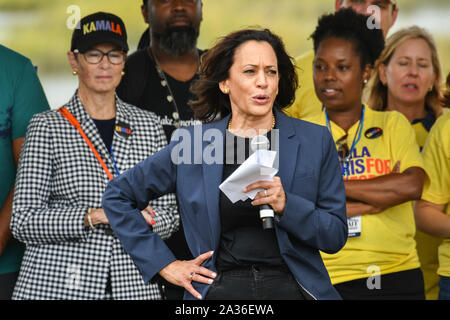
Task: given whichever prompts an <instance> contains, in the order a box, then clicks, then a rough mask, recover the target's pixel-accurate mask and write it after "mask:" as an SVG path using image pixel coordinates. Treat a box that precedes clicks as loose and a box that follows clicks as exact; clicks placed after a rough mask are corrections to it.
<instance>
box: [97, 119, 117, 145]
mask: <svg viewBox="0 0 450 320" xmlns="http://www.w3.org/2000/svg"><path fill="white" fill-rule="evenodd" d="M93 120H94V123H95V126H96V127H97V129H98V132H99V133H100V136H101V137H102V140H103V142H104V143H105V146H106V149H108V151H109V152H110V153H111V145H112V141H113V135H114V125H115V123H116V118H113V119H108V120H96V119H93Z"/></svg>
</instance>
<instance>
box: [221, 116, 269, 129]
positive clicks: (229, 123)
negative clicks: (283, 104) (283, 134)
mask: <svg viewBox="0 0 450 320" xmlns="http://www.w3.org/2000/svg"><path fill="white" fill-rule="evenodd" d="M232 120H233V117H230V121H228V127H227V129H228V131H229V130H231V121H232ZM273 128H275V115H274V114H273V113H272V126H271V127H270V130H272V129H273Z"/></svg>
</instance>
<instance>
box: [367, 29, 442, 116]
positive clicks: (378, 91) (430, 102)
mask: <svg viewBox="0 0 450 320" xmlns="http://www.w3.org/2000/svg"><path fill="white" fill-rule="evenodd" d="M410 39H423V40H425V42H426V43H427V44H428V46H429V47H430V51H431V62H432V64H433V71H434V74H435V76H436V80H435V82H434V85H433V89H432V90H431V91H430V92H428V93H427V95H426V97H425V105H426V106H429V107H430V108H431V109H432V110H433V113H434V115H435V117H436V118H437V117H439V116H440V115H441V114H442V107H441V103H440V100H441V98H442V92H441V82H442V68H441V63H440V61H439V55H438V52H437V47H436V43H435V42H434V40H433V37H432V36H431V35H430V34H429V33H428V31H426V30H425V29H423V28H420V27H418V26H412V27H409V28H404V29H401V30H399V31H397V32H396V33H394V34H392V35H391V36H390V37H389V38H388V39H386V44H385V47H384V50H383V52H381V55H380V57H379V58H378V60H377V61H376V63H375V67H374V69H373V71H372V76H371V79H370V83H369V88H370V94H369V105H370V106H371V107H372V108H373V109H375V110H384V109H385V108H386V107H387V97H388V88H387V87H386V86H385V85H384V84H383V83H382V82H381V80H380V73H379V67H380V65H381V64H384V65H385V66H387V65H388V64H389V61H390V60H391V58H392V56H393V55H394V52H395V50H396V49H397V48H398V47H399V46H400V45H401V44H402V43H403V42H405V41H406V40H410Z"/></svg>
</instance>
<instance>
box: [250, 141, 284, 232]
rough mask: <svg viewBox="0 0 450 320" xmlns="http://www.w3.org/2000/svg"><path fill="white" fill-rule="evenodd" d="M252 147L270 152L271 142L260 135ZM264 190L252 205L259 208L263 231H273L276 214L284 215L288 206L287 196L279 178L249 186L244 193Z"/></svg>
mask: <svg viewBox="0 0 450 320" xmlns="http://www.w3.org/2000/svg"><path fill="white" fill-rule="evenodd" d="M250 147H251V149H252V150H253V151H255V152H256V151H257V150H269V149H270V141H269V139H268V138H267V137H266V136H263V135H258V136H255V137H253V139H252V141H251V143H250ZM261 188H262V189H264V190H263V191H260V192H258V193H257V194H256V196H255V198H254V199H253V202H252V205H254V206H259V217H260V219H261V221H262V225H263V229H264V230H266V229H273V223H274V222H273V221H274V217H275V214H274V212H276V213H277V214H279V215H282V214H283V211H284V207H285V206H286V194H285V193H284V190H283V186H282V184H281V180H280V178H279V177H274V178H273V181H258V182H256V183H253V184H251V185H249V186H247V188H246V190H244V192H248V191H251V190H254V189H261Z"/></svg>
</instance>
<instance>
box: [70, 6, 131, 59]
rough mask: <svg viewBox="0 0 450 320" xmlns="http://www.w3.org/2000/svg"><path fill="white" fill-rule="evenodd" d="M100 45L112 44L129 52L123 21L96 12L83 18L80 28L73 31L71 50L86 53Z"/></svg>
mask: <svg viewBox="0 0 450 320" xmlns="http://www.w3.org/2000/svg"><path fill="white" fill-rule="evenodd" d="M99 43H111V44H114V45H117V46H118V47H119V48H121V49H122V50H123V51H125V52H127V51H128V43H127V31H126V29H125V24H124V23H123V21H122V19H120V18H119V17H118V16H116V15H114V14H111V13H106V12H96V13H93V14H90V15H88V16H86V17H84V18H82V19H81V20H80V25H79V28H75V30H74V31H73V34H72V44H71V47H70V50H71V51H74V50H75V49H78V51H80V52H86V51H87V50H89V49H91V48H92V47H93V46H95V45H97V44H99Z"/></svg>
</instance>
